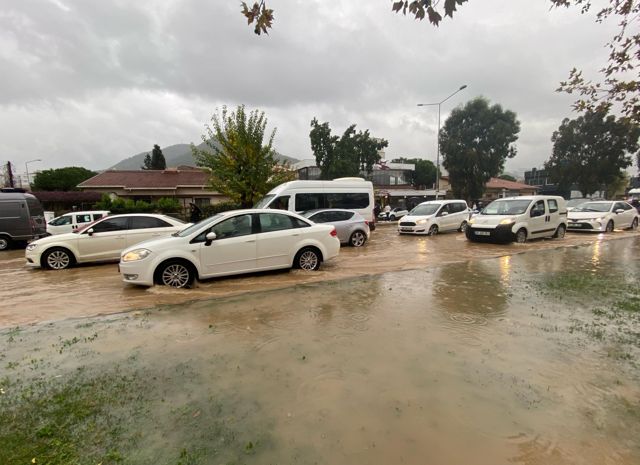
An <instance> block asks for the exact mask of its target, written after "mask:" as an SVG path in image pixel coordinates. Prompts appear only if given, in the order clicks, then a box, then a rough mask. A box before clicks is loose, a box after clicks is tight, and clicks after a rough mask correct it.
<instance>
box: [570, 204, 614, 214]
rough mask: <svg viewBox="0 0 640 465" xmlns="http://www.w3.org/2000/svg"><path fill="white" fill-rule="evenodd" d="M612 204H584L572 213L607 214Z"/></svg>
mask: <svg viewBox="0 0 640 465" xmlns="http://www.w3.org/2000/svg"><path fill="white" fill-rule="evenodd" d="M611 205H613V202H585V203H583V204H582V205H580V206H579V207H576V208H574V209H573V211H574V212H600V213H603V212H608V211H609V210H611Z"/></svg>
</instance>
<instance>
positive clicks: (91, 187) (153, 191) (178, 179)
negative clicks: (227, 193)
mask: <svg viewBox="0 0 640 465" xmlns="http://www.w3.org/2000/svg"><path fill="white" fill-rule="evenodd" d="M78 188H79V189H80V190H83V191H91V192H100V193H101V194H108V195H109V196H111V197H112V198H116V197H122V198H126V199H133V200H144V201H147V202H151V201H155V200H158V199H160V198H162V197H172V198H177V199H178V200H180V202H181V203H182V204H183V205H184V206H187V205H188V204H189V203H195V204H196V205H198V206H205V205H210V204H212V203H218V202H220V201H223V200H226V197H224V196H223V195H222V194H220V193H218V192H215V191H213V190H211V188H210V187H209V172H208V171H207V170H205V169H200V168H195V167H191V166H179V167H178V168H168V169H166V170H131V171H118V170H107V171H103V172H102V173H100V174H97V175H96V176H94V177H92V178H89V179H87V180H86V181H84V182H82V183H80V184H79V185H78Z"/></svg>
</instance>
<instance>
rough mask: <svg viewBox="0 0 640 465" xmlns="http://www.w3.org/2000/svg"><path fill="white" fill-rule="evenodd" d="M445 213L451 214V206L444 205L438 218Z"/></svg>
mask: <svg viewBox="0 0 640 465" xmlns="http://www.w3.org/2000/svg"><path fill="white" fill-rule="evenodd" d="M443 213H447V214H448V213H449V204H446V205H443V206H442V208H441V209H440V211H439V212H438V215H437V216H442V214H443Z"/></svg>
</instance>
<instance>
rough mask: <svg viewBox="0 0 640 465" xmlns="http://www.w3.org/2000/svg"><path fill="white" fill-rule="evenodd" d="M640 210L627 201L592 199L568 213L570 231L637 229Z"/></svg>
mask: <svg viewBox="0 0 640 465" xmlns="http://www.w3.org/2000/svg"><path fill="white" fill-rule="evenodd" d="M637 227H638V211H637V210H636V209H635V208H633V207H632V206H631V205H630V204H628V203H627V202H622V201H590V202H585V203H582V204H580V205H579V206H577V207H575V208H574V209H573V210H571V211H570V212H569V213H568V223H567V229H568V230H570V231H598V232H612V231H613V230H614V229H625V228H629V229H636V228H637Z"/></svg>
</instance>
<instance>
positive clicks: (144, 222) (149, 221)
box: [129, 216, 171, 229]
mask: <svg viewBox="0 0 640 465" xmlns="http://www.w3.org/2000/svg"><path fill="white" fill-rule="evenodd" d="M130 221H131V223H130V225H129V229H151V228H170V227H171V225H170V224H169V223H167V222H166V221H164V220H161V219H160V218H155V217H153V216H132V217H131V218H130Z"/></svg>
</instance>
